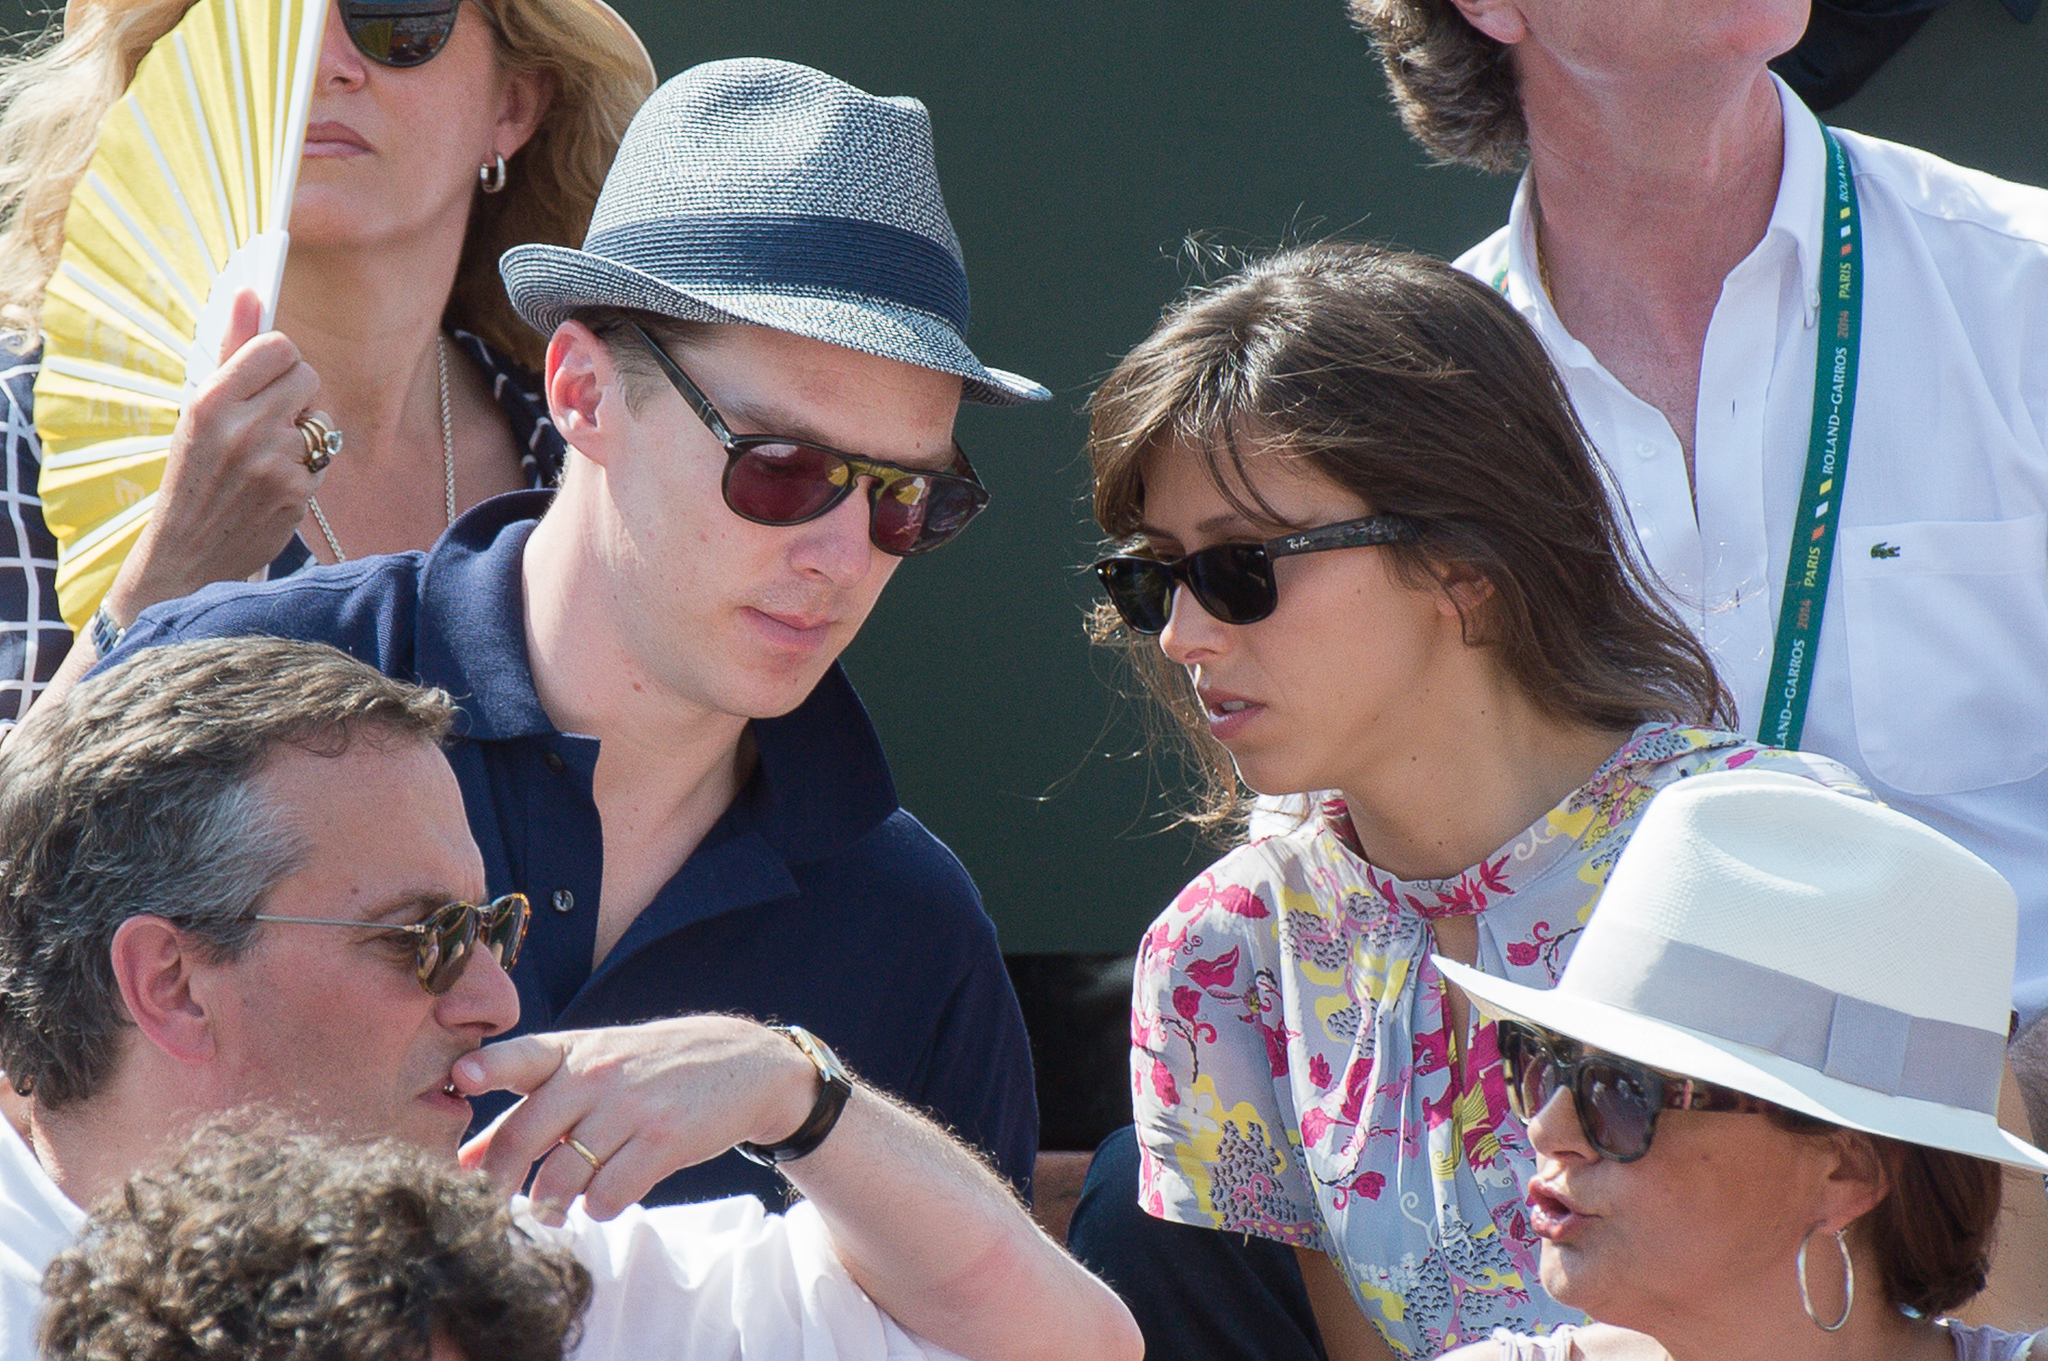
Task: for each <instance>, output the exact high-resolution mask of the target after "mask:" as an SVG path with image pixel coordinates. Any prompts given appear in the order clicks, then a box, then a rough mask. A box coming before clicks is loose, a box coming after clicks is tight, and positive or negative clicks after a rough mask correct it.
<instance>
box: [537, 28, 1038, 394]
mask: <svg viewBox="0 0 2048 1361" xmlns="http://www.w3.org/2000/svg"><path fill="white" fill-rule="evenodd" d="M500 268H501V270H502V272H503V274H504V277H505V287H506V291H507V293H508V294H509V296H510V297H511V300H512V305H513V307H514V308H515V309H516V310H517V311H518V312H519V314H520V316H522V317H523V318H525V319H526V321H527V322H528V323H529V324H530V325H532V326H534V327H535V328H537V329H539V330H541V331H552V330H553V329H554V328H555V327H556V326H558V325H560V324H561V322H562V321H564V320H566V319H567V318H568V317H570V316H571V315H573V314H574V313H575V312H576V311H577V310H578V309H580V308H585V307H596V306H607V307H624V308H632V309H637V310H641V311H649V312H655V313H658V314H661V315H665V316H671V317H676V318H679V319H682V320H688V321H708V322H714V323H739V324H750V325H758V326H769V327H773V328H775V329H777V330H783V331H789V332H793V333H795V334H797V335H803V336H808V337H810V338H812V339H816V340H822V341H825V342H828V343H830V344H834V345H840V346H843V347H845V348H848V349H853V350H858V351H862V352H864V353H868V354H876V355H881V356H883V357H885V358H890V359H896V360H900V361H902V362H904V363H908V364H913V365H917V366H919V367H922V368H929V369H934V370H937V371H939V372H942V373H950V374H954V375H957V376H958V377H959V378H960V379H961V381H962V395H963V396H964V397H966V398H967V399H969V400H971V401H980V402H987V403H991V404H996V405H1010V404H1013V403H1016V402H1020V401H1035V400H1042V399H1044V398H1046V397H1048V396H1050V395H1051V394H1050V393H1048V392H1047V391H1046V390H1045V389H1044V388H1043V387H1041V386H1040V385H1038V384H1037V383H1034V382H1032V381H1031V380H1029V379H1027V378H1020V377H1018V376H1017V375H1015V374H1012V373H1006V372H1004V371H1003V370H1001V369H993V368H989V367H987V366H985V365H984V364H982V362H981V361H980V360H979V359H977V358H976V357H975V356H974V353H973V352H972V351H971V350H969V349H968V347H967V343H966V339H965V335H964V333H965V331H966V329H967V320H968V289H967V270H966V266H965V264H964V262H963V260H962V258H961V254H960V243H959V239H958V237H957V236H956V235H955V233H954V230H953V224H952V221H951V219H950V218H949V217H948V215H947V213H946V205H945V200H944V198H943V196H942V195H941V193H940V190H939V182H938V171H937V167H936V164H935V162H934V158H933V150H932V137H931V121H930V118H929V116H928V115H927V113H926V111H925V108H924V106H923V105H922V104H920V103H918V102H917V101H916V100H914V99H910V98H906V97H896V98H879V97H877V96H875V95H870V94H867V93H866V92H864V91H861V90H858V89H855V88H854V87H853V86H851V85H848V84H846V83H845V82H844V81H841V80H837V79H834V78H833V77H831V76H828V75H825V74H824V73H823V72H820V71H814V70H811V69H810V68H809V67H805V66H797V65H793V64H792V63H789V62H779V61H769V60H765V59H761V58H740V59H736V60H732V61H718V62H707V63H705V64H704V65H702V66H697V67H692V68H691V69H690V70H688V71H685V72H683V73H682V74H681V75H679V76H677V77H675V78H674V79H673V80H670V81H669V82H667V83H666V84H665V85H663V86H662V87H661V88H660V89H658V90H656V91H655V93H654V95H653V97H652V98H650V99H649V100H648V101H647V103H646V104H645V105H643V106H642V107H641V110H640V112H639V113H638V114H637V115H636V116H635V117H634V119H633V124H632V126H631V127H630V128H628V129H627V132H626V136H625V139H624V141H623V142H622V143H621V144H620V147H619V154H618V158H617V160H616V161H615V162H614V163H613V165H612V170H611V173H610V175H608V176H607V177H606V180H605V186H604V191H603V193H602V194H601V195H600V196H599V198H598V202H597V208H596V211H595V212H594V213H593V214H592V216H591V223H590V231H589V234H588V236H587V237H586V238H585V240H584V244H583V248H582V249H581V250H571V249H568V248H565V247H560V246H545V245H532V246H520V247H516V248H514V249H513V250H511V251H508V252H506V254H505V257H504V259H503V261H502V262H501V264H500Z"/></svg>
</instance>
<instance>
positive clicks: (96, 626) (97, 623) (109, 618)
mask: <svg viewBox="0 0 2048 1361" xmlns="http://www.w3.org/2000/svg"><path fill="white" fill-rule="evenodd" d="M127 631H128V630H127V629H124V628H122V627H121V626H120V625H119V624H117V623H115V622H114V616H113V615H111V614H108V613H107V607H106V606H105V605H102V606H100V607H99V608H98V609H96V610H94V611H93V613H92V623H91V625H89V626H88V632H90V633H91V635H92V650H93V655H94V656H96V657H102V658H104V657H105V656H106V655H107V654H108V653H109V652H112V651H113V650H114V649H115V648H117V647H119V646H120V645H121V635H122V634H124V633H126V632H127Z"/></svg>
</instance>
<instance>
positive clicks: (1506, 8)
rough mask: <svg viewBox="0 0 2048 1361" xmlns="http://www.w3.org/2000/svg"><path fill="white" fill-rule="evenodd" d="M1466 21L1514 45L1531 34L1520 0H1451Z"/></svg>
mask: <svg viewBox="0 0 2048 1361" xmlns="http://www.w3.org/2000/svg"><path fill="white" fill-rule="evenodd" d="M1451 3H1452V4H1454V5H1456V6H1457V7H1458V13H1460V14H1462V15H1464V16H1465V22H1466V23H1468V24H1470V25H1472V27H1474V28H1476V29H1478V30H1479V31H1480V32H1481V33H1484V34H1485V35H1486V36H1487V37H1489V38H1491V39H1493V40H1494V41H1495V42H1497V43H1503V44H1505V45H1507V46H1509V47H1513V46H1514V45H1515V44H1516V43H1518V42H1520V41H1522V39H1524V38H1526V37H1528V36H1529V23H1528V20H1526V19H1524V18H1523V17H1522V7H1521V5H1520V4H1519V3H1518V0H1451Z"/></svg>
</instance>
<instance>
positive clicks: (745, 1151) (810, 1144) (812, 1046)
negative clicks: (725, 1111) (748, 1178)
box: [734, 1025, 853, 1167]
mask: <svg viewBox="0 0 2048 1361" xmlns="http://www.w3.org/2000/svg"><path fill="white" fill-rule="evenodd" d="M768 1028H769V1029H770V1030H773V1031H774V1032H775V1033H776V1034H778V1035H782V1036H784V1037H786V1038H787V1039H788V1040H789V1042H790V1043H791V1044H793V1045H795V1046H796V1047H797V1048H798V1049H801V1050H803V1053H804V1057H805V1058H807V1059H809V1060H810V1061H811V1066H812V1067H814V1068H816V1069H817V1070H818V1099H817V1101H815V1102H814V1103H812V1105H811V1113H810V1115H809V1116H807V1117H806V1118H805V1120H804V1122H803V1123H802V1124H801V1125H798V1126H797V1127H796V1132H795V1133H793V1134H791V1135H790V1136H789V1137H788V1138H787V1139H784V1140H782V1141H780V1142H779V1143H773V1144H755V1143H744V1144H736V1145H734V1147H736V1148H737V1149H738V1150H739V1153H740V1156H741V1157H743V1158H750V1159H752V1160H753V1161H755V1162H757V1163H759V1164H761V1166H763V1167H773V1166H775V1165H776V1164H777V1163H786V1162H794V1161H796V1160H797V1159H798V1158H801V1157H803V1156H805V1155H806V1154H809V1153H815V1152H817V1150H818V1145H819V1144H822V1143H824V1142H825V1136H826V1135H828V1134H830V1133H831V1132H832V1127H833V1126H834V1125H836V1124H838V1123H839V1113H840V1112H841V1111H843V1110H845V1109H846V1099H847V1098H848V1097H850V1096H852V1095H853V1078H852V1075H851V1074H849V1073H848V1072H847V1071H846V1065H844V1064H842V1063H841V1062H840V1061H839V1056H838V1055H837V1054H835V1053H833V1052H832V1051H831V1049H829V1048H827V1047H826V1044H825V1042H824V1041H823V1040H821V1039H819V1038H818V1037H817V1036H816V1035H813V1034H812V1033H811V1032H810V1031H808V1030H805V1029H804V1028H803V1027H802V1026H800V1025H776V1026H770V1027H768Z"/></svg>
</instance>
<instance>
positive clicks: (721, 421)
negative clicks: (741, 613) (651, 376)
mask: <svg viewBox="0 0 2048 1361" xmlns="http://www.w3.org/2000/svg"><path fill="white" fill-rule="evenodd" d="M632 331H633V334H634V335H636V336H638V337H639V338H640V343H641V344H643V345H645V346H646V347H647V349H648V352H649V353H651V354H652V355H653V356H654V360H655V362H656V363H657V364H659V365H661V371H662V372H663V373H664V374H666V375H668V381H669V382H670V384H672V385H673V386H674V387H675V390H676V391H677V392H679V393H681V394H682V396H683V400H684V401H686V402H688V403H689V404H690V409H691V410H692V411H695V412H696V413H697V419H698V420H700V421H702V422H704V427H705V428H706V429H707V430H709V431H710V432H711V436H712V438H713V439H715V440H717V441H718V443H719V444H720V446H721V447H723V448H724V450H725V477H724V478H723V480H722V481H721V482H720V483H719V490H720V492H721V493H722V494H723V495H724V497H725V504H726V507H727V508H728V509H730V510H731V511H732V513H733V514H735V515H737V516H739V517H740V518H741V519H742V520H751V521H753V522H754V523H755V524H757V525H800V524H805V523H808V522H809V521H811V520H815V519H817V518H818V517H819V516H821V515H824V514H825V513H826V512H828V511H830V510H831V509H832V508H833V507H834V506H836V505H838V504H839V503H840V502H841V501H844V500H845V499H846V498H847V497H848V496H850V495H852V493H853V489H854V487H855V486H856V485H858V484H859V482H860V480H861V479H862V478H863V477H872V478H873V479H874V480H875V481H874V486H873V487H872V488H871V489H870V490H869V492H868V541H869V542H870V543H872V544H874V546H875V547H877V548H879V549H881V550H882V551H883V552H884V553H888V554H891V555H893V556H895V557H899V558H907V557H912V556H915V555H916V554H919V553H929V552H931V550H932V549H934V548H937V547H938V546H939V545H940V544H942V543H944V542H946V540H948V539H950V538H952V537H953V536H954V535H955V534H958V533H959V532H960V531H961V530H963V529H965V528H967V522H968V521H969V520H972V519H973V518H974V517H975V516H977V515H979V514H981V512H982V508H983V507H985V506H986V505H988V489H987V488H985V487H983V486H982V485H981V479H980V478H978V477H976V476H975V475H974V468H973V467H972V466H971V465H970V464H969V463H968V462H967V452H966V450H964V449H962V448H961V447H960V445H959V443H958V441H955V443H954V445H953V466H952V469H951V470H950V471H947V472H935V471H933V470H932V469H930V468H905V467H903V466H901V465H899V464H895V463H884V462H882V461H880V460H879V459H872V458H862V457H860V456H859V455H858V454H843V453H841V452H839V451H838V450H837V449H828V448H826V447H825V446H824V445H822V444H812V443H811V442H809V441H808V440H800V439H791V438H789V437H788V436H786V435H735V434H733V432H732V430H731V428H730V427H729V426H727V425H726V423H725V418H724V417H723V416H721V415H719V414H718V408H717V407H715V406H713V405H711V399H710V398H709V397H706V396H705V395H704V392H703V390H702V389H701V388H699V387H698V386H697V385H696V384H695V383H693V382H691V381H690V376H689V375H688V374H686V373H684V372H683V370H682V368H681V367H680V366H679V365H677V363H676V361H675V360H673V359H671V358H669V356H668V352H667V351H666V350H664V349H662V348H661V346H659V345H657V344H655V343H654V337H652V336H650V335H648V334H647V332H646V331H644V330H642V329H641V328H640V327H639V325H637V324H634V325H633V326H632Z"/></svg>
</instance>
